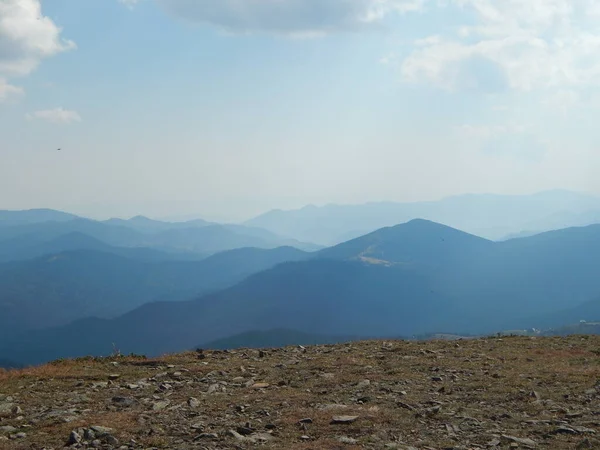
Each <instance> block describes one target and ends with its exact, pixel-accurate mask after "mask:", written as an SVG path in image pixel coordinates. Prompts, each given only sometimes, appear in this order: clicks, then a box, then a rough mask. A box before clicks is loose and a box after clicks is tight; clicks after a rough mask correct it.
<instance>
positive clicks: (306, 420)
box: [298, 417, 313, 423]
mask: <svg viewBox="0 0 600 450" xmlns="http://www.w3.org/2000/svg"><path fill="white" fill-rule="evenodd" d="M298 423H313V420H312V419H311V418H310V417H305V418H304V419H300V420H299V421H298Z"/></svg>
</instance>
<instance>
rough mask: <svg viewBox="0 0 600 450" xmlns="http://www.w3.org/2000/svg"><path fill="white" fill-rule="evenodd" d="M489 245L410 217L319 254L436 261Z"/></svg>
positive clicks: (368, 259)
mask: <svg viewBox="0 0 600 450" xmlns="http://www.w3.org/2000/svg"><path fill="white" fill-rule="evenodd" d="M491 245H494V243H493V242H491V241H488V240H486V239H483V238H480V237H478V236H474V235H472V234H468V233H465V232H463V231H460V230H457V229H455V228H451V227H449V226H446V225H442V224H440V223H437V222H432V221H430V220H425V219H414V220H411V221H409V222H406V223H402V224H399V225H395V226H392V227H387V228H381V229H379V230H377V231H374V232H372V233H370V234H367V235H365V236H361V237H359V238H356V239H353V240H351V241H348V242H344V243H342V244H339V245H336V246H335V247H331V248H328V249H325V250H322V251H321V252H319V256H320V257H324V258H331V259H354V260H361V261H364V262H379V263H387V264H398V263H403V264H404V263H426V264H439V263H442V262H447V260H448V259H453V258H458V257H464V255H468V254H471V252H473V251H480V250H483V249H485V248H488V247H489V246H491Z"/></svg>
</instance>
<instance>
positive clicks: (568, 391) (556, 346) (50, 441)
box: [0, 336, 600, 450]
mask: <svg viewBox="0 0 600 450" xmlns="http://www.w3.org/2000/svg"><path fill="white" fill-rule="evenodd" d="M598 349H600V337H580V336H579V337H578V336H574V337H569V338H537V339H532V338H527V337H517V338H506V337H505V338H502V339H482V340H464V341H459V342H448V341H431V342H404V341H393V342H378V341H370V342H362V343H353V344H345V345H337V346H316V347H309V348H308V349H306V351H302V350H301V349H298V348H293V347H292V348H286V349H279V350H276V349H274V350H267V351H266V355H265V356H264V357H259V355H258V352H257V351H256V350H239V351H236V352H232V353H222V352H215V353H213V352H206V358H205V359H198V356H197V354H195V353H185V354H180V355H168V356H165V357H164V358H160V359H157V360H153V361H144V360H140V359H136V358H117V359H114V360H111V359H102V360H97V359H82V360H77V361H61V362H57V363H53V364H48V365H45V366H41V367H36V368H30V369H25V370H19V371H11V372H2V373H0V394H4V395H10V396H12V397H14V399H15V400H14V402H15V403H17V404H19V406H20V407H21V408H22V409H23V414H22V418H21V419H20V420H19V418H17V417H10V418H4V419H0V426H3V425H11V426H15V427H17V428H19V431H24V432H26V433H27V437H26V438H24V439H19V440H10V441H5V442H3V441H1V440H0V448H14V449H31V448H42V447H43V446H47V447H54V448H60V447H61V446H62V445H64V443H65V442H66V439H67V437H68V435H69V432H70V431H71V430H73V429H77V428H79V427H83V428H85V427H89V426H91V425H102V426H107V427H110V428H114V430H115V436H116V437H117V438H118V439H119V440H120V442H121V443H125V444H127V443H130V442H132V440H134V441H135V442H136V444H135V445H134V444H131V448H209V449H226V448H254V447H255V446H257V445H258V444H255V443H251V442H248V441H237V440H236V439H235V438H234V437H231V436H229V435H228V434H227V431H228V430H230V429H234V430H235V429H236V427H239V426H245V424H246V423H247V422H250V424H251V427H253V428H254V429H256V432H263V433H264V432H267V430H269V432H270V433H272V436H273V440H272V441H270V442H268V443H265V444H263V445H262V446H264V447H266V448H274V449H299V450H300V449H354V448H356V449H358V448H369V449H379V448H391V447H389V446H390V445H392V444H396V445H398V448H403V446H405V445H412V446H414V447H415V448H418V449H427V448H433V449H442V448H455V449H459V448H463V449H471V448H472V449H477V448H480V449H483V448H490V447H488V444H489V443H490V442H492V443H493V441H494V440H495V439H499V440H500V444H499V445H498V446H496V447H495V448H501V449H504V448H511V447H509V446H510V442H509V441H507V440H505V439H503V438H501V436H502V435H511V436H517V437H521V438H530V439H533V440H534V441H535V442H536V443H537V448H548V449H559V450H560V449H569V448H576V446H577V445H588V444H589V445H591V446H592V447H587V448H600V442H598V441H596V437H595V434H594V433H592V431H590V430H591V429H594V430H595V429H597V430H598V432H599V433H600V402H599V399H600V393H599V394H597V393H595V392H591V391H590V389H593V388H595V386H596V385H597V383H598V382H599V381H600V358H599V357H598ZM114 363H116V364H114ZM170 366H171V367H170ZM110 374H118V375H119V377H118V379H115V380H113V381H109V375H110ZM437 377H439V378H437ZM250 379H254V380H255V381H256V382H265V383H269V385H270V386H269V387H268V388H266V389H254V388H252V387H249V386H246V382H247V381H249V380H250ZM363 380H369V383H368V384H367V385H366V386H365V385H364V383H363V387H362V388H360V389H359V387H358V383H359V382H361V381H363ZM140 381H142V384H143V383H144V382H145V383H147V385H142V386H141V387H140V388H139V389H133V390H131V389H128V387H127V385H128V384H131V383H140ZM99 382H100V384H98V383H99ZM219 383H220V384H219ZM167 384H168V385H169V386H166V385H167ZM211 385H218V386H220V387H219V388H218V389H216V391H215V392H212V393H210V394H209V393H208V391H209V387H210V386H211ZM222 389H224V391H222ZM115 396H121V397H128V398H130V399H132V400H133V401H134V403H133V404H132V405H129V406H127V407H120V406H118V404H115V403H114V401H113V400H112V399H113V397H115ZM190 397H194V398H197V399H198V402H199V406H198V407H196V408H192V407H190V406H189V405H188V403H187V401H188V399H189V398H190ZM1 399H2V397H1V396H0V401H1ZM164 399H168V400H169V401H170V404H169V406H168V407H167V408H166V409H164V410H162V411H153V410H152V405H153V404H154V403H155V402H157V401H159V400H164ZM336 404H337V405H343V406H344V407H340V406H338V407H335V406H334V405H336ZM73 408H74V409H75V411H73V412H71V413H69V414H67V416H66V418H65V416H61V415H60V414H59V415H53V412H56V411H58V412H61V411H62V412H64V411H69V410H71V409H73ZM338 414H342V415H353V416H358V417H359V418H358V420H357V421H356V422H354V423H351V424H348V425H331V424H330V421H331V418H332V416H334V415H338ZM303 418H310V419H311V420H312V423H309V424H305V425H301V424H299V420H300V419H303ZM67 420H68V421H67ZM560 426H568V427H574V428H571V429H572V430H573V433H571V434H562V433H557V429H559V427H560ZM198 427H200V429H198ZM577 427H585V428H579V430H581V431H577V430H575V428H577ZM586 430H587V431H586ZM201 431H203V432H206V433H216V434H217V435H218V439H217V440H210V439H200V440H195V439H196V438H198V436H199V434H200V432H201ZM0 436H1V435H0ZM302 436H307V437H308V438H302ZM340 438H342V440H343V441H344V442H342V441H341V440H340ZM0 439H1V438H0ZM352 439H354V440H355V441H356V443H355V444H352V443H351V442H352ZM386 445H388V447H386ZM513 445H514V444H513ZM3 446H4V447H3ZM517 448H524V447H522V446H521V447H517ZM582 448H586V447H582Z"/></svg>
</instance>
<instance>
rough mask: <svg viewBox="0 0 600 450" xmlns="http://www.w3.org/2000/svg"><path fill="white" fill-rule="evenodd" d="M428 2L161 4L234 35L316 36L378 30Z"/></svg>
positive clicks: (215, 0) (177, 0) (194, 0)
mask: <svg viewBox="0 0 600 450" xmlns="http://www.w3.org/2000/svg"><path fill="white" fill-rule="evenodd" d="M425 1H426V0H157V2H158V3H159V4H161V5H162V6H163V7H164V8H165V9H166V10H167V11H169V12H170V13H172V14H174V15H176V16H179V17H182V18H184V19H187V20H190V21H194V22H198V23H204V24H209V25H213V26H216V27H218V28H221V29H224V30H226V31H228V32H232V33H257V32H258V33H260V32H262V33H271V34H279V35H288V36H315V35H323V34H328V33H331V32H336V31H353V30H361V29H367V28H371V27H373V26H376V25H377V24H378V23H379V22H380V21H381V20H382V19H383V18H384V17H385V16H387V15H388V14H390V13H392V12H398V13H405V12H409V11H416V10H420V9H421V8H422V6H423V4H424V3H425Z"/></svg>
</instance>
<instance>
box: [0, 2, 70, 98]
mask: <svg viewBox="0 0 600 450" xmlns="http://www.w3.org/2000/svg"><path fill="white" fill-rule="evenodd" d="M73 48H75V43H74V42H73V41H69V40H66V39H63V38H61V29H60V28H59V27H58V26H57V25H56V24H55V23H54V22H53V21H52V20H51V19H50V18H48V17H45V16H44V15H43V14H42V7H41V3H40V0H0V77H4V78H3V80H4V83H5V84H4V88H1V87H0V89H4V92H5V93H6V92H9V93H10V92H12V93H15V89H20V88H15V87H14V86H12V87H11V86H10V85H8V84H6V83H7V82H6V79H7V78H10V77H15V76H25V75H28V74H30V73H31V72H32V71H33V70H34V69H35V68H36V67H37V66H38V65H39V64H40V62H41V61H42V60H43V59H45V58H49V57H51V56H54V55H56V54H58V53H61V52H64V51H67V50H71V49H73ZM7 86H8V87H7ZM21 92H22V90H21Z"/></svg>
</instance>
